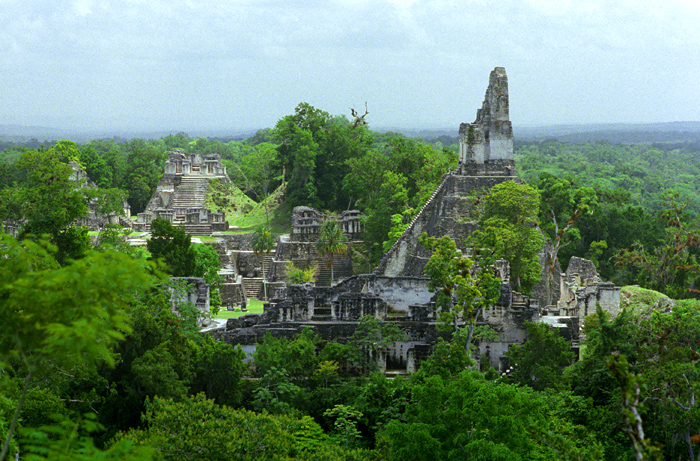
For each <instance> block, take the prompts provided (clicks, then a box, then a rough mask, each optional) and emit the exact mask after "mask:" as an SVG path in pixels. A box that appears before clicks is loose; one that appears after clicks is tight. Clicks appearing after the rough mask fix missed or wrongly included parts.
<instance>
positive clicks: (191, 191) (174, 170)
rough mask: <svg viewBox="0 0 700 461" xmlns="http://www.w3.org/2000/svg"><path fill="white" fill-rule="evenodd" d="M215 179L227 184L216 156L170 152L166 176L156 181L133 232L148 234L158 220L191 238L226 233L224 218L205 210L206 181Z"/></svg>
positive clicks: (178, 150) (226, 224)
mask: <svg viewBox="0 0 700 461" xmlns="http://www.w3.org/2000/svg"><path fill="white" fill-rule="evenodd" d="M214 178H218V179H219V180H220V181H222V182H229V181H230V180H229V178H228V176H227V175H226V167H225V166H223V165H222V164H221V157H220V156H219V155H217V154H212V155H206V156H203V155H202V154H197V153H192V154H185V152H184V151H183V150H182V149H175V150H173V151H171V152H170V153H169V154H168V160H167V161H166V162H165V174H164V175H163V177H162V178H160V181H158V187H157V188H156V190H155V192H154V193H153V197H151V200H149V202H148V205H147V206H146V210H145V211H144V212H143V213H139V214H138V218H137V221H136V222H135V223H134V225H133V228H134V230H135V231H137V232H150V230H151V221H152V220H153V219H155V218H157V217H160V218H164V219H167V220H168V221H170V222H171V223H172V224H173V225H176V226H185V231H186V232H187V233H189V234H191V235H211V233H212V232H215V231H225V230H228V222H227V221H226V218H225V216H224V214H223V213H215V212H212V211H210V210H208V209H207V200H206V198H207V192H208V191H209V181H210V180H212V179H214Z"/></svg>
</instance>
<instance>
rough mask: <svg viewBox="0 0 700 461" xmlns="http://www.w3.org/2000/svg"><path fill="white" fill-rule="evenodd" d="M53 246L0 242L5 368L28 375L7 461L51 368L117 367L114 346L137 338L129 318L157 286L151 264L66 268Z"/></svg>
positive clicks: (93, 258)
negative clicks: (33, 390) (22, 416)
mask: <svg viewBox="0 0 700 461" xmlns="http://www.w3.org/2000/svg"><path fill="white" fill-rule="evenodd" d="M50 249H51V246H50V245H49V244H47V243H46V242H40V243H35V242H31V241H28V240H25V241H24V242H21V243H20V242H18V241H16V240H15V239H13V238H12V237H10V236H8V235H4V234H2V235H0V251H1V252H2V253H0V365H5V366H7V365H9V364H13V365H15V366H16V367H17V370H18V373H20V374H21V375H23V376H24V387H23V390H22V394H21V396H20V398H19V401H18V403H17V407H16V410H15V414H14V417H13V420H12V422H11V424H10V427H9V429H8V435H7V438H6V440H5V441H4V443H3V448H2V453H0V459H4V457H5V455H6V453H7V450H8V449H9V444H10V440H11V438H12V434H13V432H14V430H15V428H16V425H17V419H18V415H19V412H20V410H21V408H22V405H23V403H24V399H25V396H26V393H27V390H28V389H29V388H30V387H31V384H32V381H33V379H34V377H35V376H39V375H41V374H42V373H44V372H46V371H47V368H48V364H49V363H51V364H52V365H53V366H62V367H72V366H74V365H76V364H81V365H83V366H86V367H88V368H91V369H94V368H96V366H97V365H98V364H99V363H102V362H105V363H107V364H108V365H111V366H113V365H114V364H115V358H114V356H113V355H112V347H113V346H114V345H115V344H116V342H117V341H119V340H121V339H123V338H124V335H125V334H126V333H129V332H130V331H131V325H130V321H129V317H128V315H127V313H126V310H127V308H128V306H129V305H130V304H131V303H132V302H133V300H134V297H135V296H136V295H137V294H138V293H139V292H141V291H143V290H145V289H146V288H147V287H148V286H150V285H151V284H152V283H153V278H152V277H151V276H150V275H149V273H148V271H146V268H145V267H144V262H143V261H138V260H134V259H131V258H130V257H128V256H126V255H124V254H121V253H117V252H112V251H105V252H100V253H91V254H89V255H88V256H86V257H85V258H83V259H81V260H78V261H74V262H71V263H70V264H68V265H67V266H65V267H59V266H58V265H57V263H56V262H55V260H54V259H53V258H52V257H51V255H50V252H49V250H50Z"/></svg>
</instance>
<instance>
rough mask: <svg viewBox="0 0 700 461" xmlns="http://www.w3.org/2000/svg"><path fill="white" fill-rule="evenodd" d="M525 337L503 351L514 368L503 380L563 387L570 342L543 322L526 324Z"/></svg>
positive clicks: (570, 354) (541, 387) (541, 388)
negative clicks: (522, 342) (522, 343)
mask: <svg viewBox="0 0 700 461" xmlns="http://www.w3.org/2000/svg"><path fill="white" fill-rule="evenodd" d="M525 328H526V329H527V341H525V344H524V345H522V346H518V345H513V346H511V347H510V349H509V350H508V351H507V352H506V356H507V357H508V358H509V359H510V364H511V365H512V367H513V370H512V371H511V372H510V374H509V375H508V377H507V378H506V379H505V382H509V383H517V384H524V385H526V386H529V387H531V388H533V389H535V390H536V391H544V390H546V389H554V390H562V389H563V388H564V387H565V384H564V380H563V378H562V376H563V371H564V367H566V366H568V365H570V364H571V362H572V360H573V358H574V354H573V352H571V344H570V343H569V341H567V340H565V339H564V338H563V337H561V336H560V335H559V333H558V332H557V331H552V328H551V327H550V326H549V325H548V324H546V323H540V324H536V323H531V322H527V323H526V324H525Z"/></svg>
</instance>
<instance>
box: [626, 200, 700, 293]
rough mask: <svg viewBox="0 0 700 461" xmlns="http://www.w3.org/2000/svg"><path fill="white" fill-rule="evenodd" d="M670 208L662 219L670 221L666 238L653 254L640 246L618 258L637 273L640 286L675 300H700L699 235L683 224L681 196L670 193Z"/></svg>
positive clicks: (694, 229)
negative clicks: (691, 298) (699, 295)
mask: <svg viewBox="0 0 700 461" xmlns="http://www.w3.org/2000/svg"><path fill="white" fill-rule="evenodd" d="M666 199H667V202H666V204H667V205H668V206H669V208H668V209H667V210H665V211H664V213H663V216H664V218H665V219H666V220H667V222H668V225H667V228H666V237H665V239H664V241H663V242H662V243H661V245H659V246H658V247H657V248H655V249H654V250H653V251H647V250H646V249H645V248H644V246H643V245H642V244H640V243H636V244H635V245H633V247H632V248H631V249H629V250H620V251H619V253H618V254H616V255H615V260H616V262H617V264H618V265H619V266H622V267H624V268H626V269H627V270H631V271H634V273H635V279H636V280H637V281H638V283H639V285H641V286H643V287H645V288H650V289H653V290H657V291H662V292H664V293H666V294H668V295H669V296H671V297H673V298H690V297H698V294H699V293H700V289H698V288H696V287H700V263H698V256H699V255H700V232H698V229H697V228H696V227H695V226H692V225H688V224H686V223H685V222H683V220H682V218H683V210H684V209H685V207H686V206H687V203H685V202H679V201H678V194H677V193H675V192H674V191H668V192H667V195H666Z"/></svg>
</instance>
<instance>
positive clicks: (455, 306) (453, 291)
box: [420, 232, 501, 353]
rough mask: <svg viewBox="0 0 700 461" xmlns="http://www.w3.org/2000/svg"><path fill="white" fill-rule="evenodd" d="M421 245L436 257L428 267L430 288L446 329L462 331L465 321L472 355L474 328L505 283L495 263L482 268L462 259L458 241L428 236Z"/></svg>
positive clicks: (484, 262)
mask: <svg viewBox="0 0 700 461" xmlns="http://www.w3.org/2000/svg"><path fill="white" fill-rule="evenodd" d="M420 242H421V243H422V244H423V245H424V246H425V247H426V248H428V249H429V250H432V252H433V254H432V255H431V256H430V259H429V260H428V263H427V264H426V265H425V269H424V271H425V275H427V276H428V277H429V278H430V280H429V281H428V288H429V289H430V290H431V291H437V295H438V296H437V301H436V302H435V305H436V307H437V308H438V310H439V312H440V321H441V322H442V325H443V326H444V327H448V326H451V327H452V328H453V329H454V330H455V331H457V330H458V329H459V325H458V320H459V318H460V317H461V318H462V320H463V321H464V323H465V327H466V328H467V340H466V342H465V348H466V350H467V352H468V353H469V351H470V347H471V343H472V339H473V338H474V326H475V325H476V322H477V321H478V320H479V318H480V317H481V316H482V315H483V313H484V311H485V310H486V309H490V308H491V307H493V305H494V304H496V301H498V298H499V297H500V294H501V280H500V279H499V278H497V277H495V275H494V271H493V268H492V267H491V263H492V262H493V259H490V260H488V259H482V260H481V261H479V263H478V264H475V262H474V260H472V259H470V258H465V257H463V256H462V252H461V251H460V250H458V249H457V245H456V244H455V242H454V240H452V239H451V238H449V237H447V236H445V237H442V238H439V239H436V238H435V237H428V235H427V234H426V233H425V232H424V233H423V235H421V237H420Z"/></svg>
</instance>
